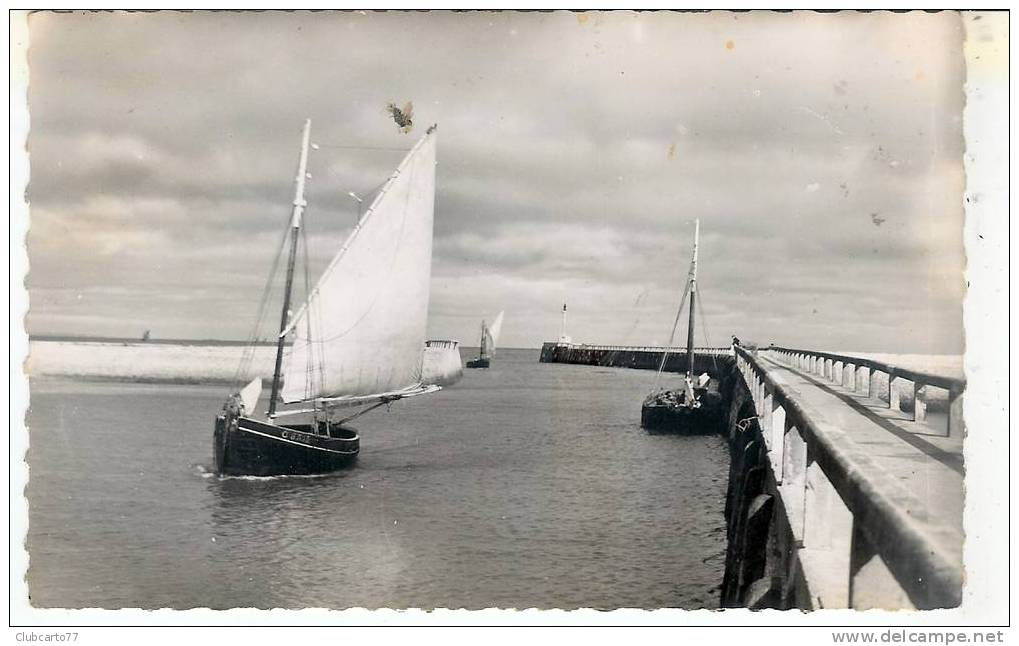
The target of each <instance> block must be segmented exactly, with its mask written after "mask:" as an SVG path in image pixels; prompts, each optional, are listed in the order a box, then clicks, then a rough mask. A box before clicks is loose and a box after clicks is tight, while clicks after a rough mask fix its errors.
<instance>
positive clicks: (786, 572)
mask: <svg viewBox="0 0 1019 646" xmlns="http://www.w3.org/2000/svg"><path fill="white" fill-rule="evenodd" d="M666 351H667V352H669V356H668V357H667V360H666V368H665V369H666V370H668V371H674V372H681V371H683V370H685V363H684V362H685V348H662V347H654V346H609V345H603V346H599V345H583V344H572V343H561V342H560V343H555V342H553V343H545V344H544V345H543V347H542V351H541V357H540V361H541V362H543V363H572V364H582V365H596V366H613V367H621V368H635V369H654V370H657V369H658V366H659V365H660V363H661V360H662V355H663V353H665V352H666ZM695 357H696V360H697V361H698V364H697V368H696V369H697V371H702V370H703V371H705V372H708V373H709V374H712V376H715V377H718V378H720V379H721V380H722V383H723V387H722V395H723V398H724V399H725V406H726V409H727V411H728V415H727V421H726V424H725V425H724V428H722V429H720V431H721V432H723V433H725V435H726V437H727V439H728V443H729V447H730V455H731V462H730V470H729V482H728V490H727V494H726V511H725V514H726V522H727V527H728V530H727V539H728V547H727V553H726V567H725V576H724V580H723V582H722V588H721V598H720V603H721V605H722V606H725V607H749V608H781V609H791V608H801V609H818V608H856V609H868V608H884V609H930V608H947V607H955V606H958V605H959V604H960V603H961V599H962V586H963V581H964V575H963V565H962V548H963V539H964V536H963V523H962V519H963V502H964V486H963V478H964V474H965V466H964V463H963V453H962V446H963V436H964V423H963V416H962V407H963V396H964V392H965V386H966V384H965V381H964V380H963V379H958V378H953V377H948V376H945V375H939V374H930V373H925V372H920V371H916V370H910V369H906V368H902V367H898V366H894V365H891V364H888V363H882V362H879V361H874V360H871V359H868V358H865V357H854V356H848V355H842V354H835V353H829V352H822V351H814V350H804V349H794V348H785V347H777V346H770V347H768V348H762V349H760V350H751V349H746V348H742V347H738V346H736V347H731V348H702V349H697V350H696V354H695ZM638 403H639V402H634V410H635V411H636V410H637V405H638ZM635 416H636V412H635Z"/></svg>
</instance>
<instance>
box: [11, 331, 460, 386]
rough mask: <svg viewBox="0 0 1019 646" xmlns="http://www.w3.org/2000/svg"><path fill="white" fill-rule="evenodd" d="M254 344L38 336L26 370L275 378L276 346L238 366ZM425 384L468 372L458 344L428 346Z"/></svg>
mask: <svg viewBox="0 0 1019 646" xmlns="http://www.w3.org/2000/svg"><path fill="white" fill-rule="evenodd" d="M248 349H249V348H248V346H245V345H242V344H239V343H221V342H182V343H168V342H161V341H112V340H104V341H80V340H75V341H62V340H37V339H33V340H31V341H30V342H29V346H28V359H27V361H26V362H25V370H26V372H27V373H28V375H29V376H30V377H61V378H70V379H93V380H115V381H132V382H140V383H145V382H149V383H183V384H217V383H223V384H227V383H236V382H237V381H239V380H243V379H245V378H246V379H251V378H253V377H261V378H262V380H263V382H266V383H268V382H269V381H270V380H271V379H272V373H273V367H274V363H275V360H276V346H273V345H269V344H263V345H257V346H254V347H253V348H251V352H250V354H249V359H248V360H247V363H246V366H245V369H244V370H243V371H242V374H240V375H238V366H240V364H241V359H242V357H244V355H245V352H246V350H248ZM423 352H424V355H423V359H422V361H423V364H422V378H423V380H424V383H429V384H431V383H435V384H439V385H450V384H453V383H456V382H457V381H458V380H459V379H460V377H461V376H462V375H463V368H462V363H461V361H460V353H459V350H458V349H457V348H455V347H454V348H425V349H424V350H423Z"/></svg>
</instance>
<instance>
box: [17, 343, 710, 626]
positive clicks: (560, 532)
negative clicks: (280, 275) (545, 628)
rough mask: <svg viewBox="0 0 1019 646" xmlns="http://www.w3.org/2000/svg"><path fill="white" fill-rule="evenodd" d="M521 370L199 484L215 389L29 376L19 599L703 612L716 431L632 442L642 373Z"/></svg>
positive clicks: (530, 366)
mask: <svg viewBox="0 0 1019 646" xmlns="http://www.w3.org/2000/svg"><path fill="white" fill-rule="evenodd" d="M467 352H469V350H466V349H465V356H466V353H467ZM537 358H538V352H537V351H536V350H535V351H532V350H518V351H513V350H504V351H500V353H499V356H498V358H497V359H496V360H495V361H494V362H493V367H492V368H491V369H489V370H487V371H486V370H466V371H465V374H464V379H463V381H461V382H460V383H458V384H456V385H455V386H453V387H451V388H448V389H446V390H444V391H442V392H441V393H438V394H436V395H432V396H428V397H420V398H417V399H414V400H409V401H406V402H400V403H398V404H395V405H393V407H392V410H391V411H389V412H385V411H378V414H370V415H368V416H365V417H363V418H361V419H360V420H358V421H359V422H360V424H358V428H359V429H360V431H361V435H362V440H361V455H360V458H359V461H358V463H357V465H356V466H355V467H353V468H352V469H349V470H347V471H344V472H340V473H338V474H334V475H328V476H317V477H303V478H219V477H217V476H215V475H212V473H211V471H212V466H211V462H212V457H211V455H212V420H213V417H214V415H215V413H216V411H217V410H219V408H220V406H221V404H222V401H223V396H224V394H225V393H224V391H223V388H222V387H203V386H164V385H158V386H157V385H136V384H110V383H105V384H98V383H87V382H73V381H56V380H34V381H33V382H32V399H31V411H30V413H29V416H28V421H29V426H30V442H31V446H30V451H29V464H30V468H31V477H30V484H29V487H28V497H29V505H30V510H29V514H30V516H29V519H30V528H29V535H28V547H29V553H30V559H31V560H30V567H29V575H28V580H29V588H30V593H31V597H32V603H33V605H35V606H42V607H103V608H118V607H143V608H159V607H171V608H191V607H206V606H207V607H212V608H229V607H258V608H272V607H286V608H301V607H329V608H346V607H356V606H360V607H368V608H376V607H396V608H403V607H419V608H434V607H440V608H441V607H447V608H461V607H465V608H485V607H501V608H528V607H539V608H554V607H555V608H576V607H594V608H618V607H643V608H656V607H686V608H702V607H716V606H717V597H718V592H717V588H718V585H719V583H720V582H721V578H722V568H723V565H724V552H725V530H724V519H723V516H722V510H723V505H724V496H725V485H726V477H727V474H728V457H727V449H726V447H725V444H724V442H723V440H722V439H721V438H720V437H675V436H653V435H648V434H647V433H645V432H644V431H642V430H641V429H640V428H639V426H638V422H639V418H640V402H641V400H642V398H643V396H644V395H645V394H646V392H647V391H648V389H649V387H650V386H651V384H652V382H653V379H654V375H653V374H652V373H649V372H644V371H637V370H626V369H616V368H596V367H587V366H568V365H549V364H539V363H538V362H537ZM673 378H675V377H673Z"/></svg>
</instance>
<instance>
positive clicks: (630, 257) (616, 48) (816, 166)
mask: <svg viewBox="0 0 1019 646" xmlns="http://www.w3.org/2000/svg"><path fill="white" fill-rule="evenodd" d="M30 37H31V45H30V50H29V65H30V73H31V76H30V84H31V85H30V90H29V102H30V112H31V120H32V121H31V135H30V140H29V147H30V153H31V173H32V177H31V185H30V188H29V196H30V201H31V231H30V233H29V258H30V263H31V269H30V274H29V278H28V285H29V291H30V297H31V311H30V314H29V318H28V327H29V332H30V333H32V334H82V335H100V336H138V335H140V334H141V333H142V332H143V331H144V330H146V329H151V330H152V334H153V336H155V337H165V338H224V339H229V338H235V339H236V338H245V337H247V336H248V334H249V333H250V331H251V325H252V323H253V319H254V315H255V312H256V309H257V305H258V301H259V297H260V296H261V293H262V286H263V284H264V282H265V279H266V274H267V272H268V269H269V264H270V263H271V261H272V257H273V254H274V252H275V250H276V247H277V245H278V243H279V240H280V236H281V234H282V232H283V230H284V229H285V227H286V222H287V217H288V208H289V203H290V200H291V198H292V179H293V172H294V166H295V162H296V156H297V147H298V144H299V136H300V129H301V126H302V122H303V120H304V119H305V118H306V117H310V118H311V119H312V120H313V124H314V125H313V136H312V140H313V141H315V142H316V143H318V144H319V146H320V148H319V150H318V151H315V152H314V153H313V157H312V160H311V164H310V170H311V172H312V175H313V179H312V180H311V182H310V186H309V195H308V199H309V203H310V206H309V212H308V216H307V223H308V233H309V236H310V238H309V247H310V250H311V256H312V258H311V271H312V274H315V273H317V271H319V270H321V268H322V267H323V266H324V264H325V263H326V262H327V261H328V258H329V256H330V255H331V253H332V251H333V250H334V249H335V248H336V247H338V245H339V244H340V243H341V242H342V239H343V237H344V235H345V234H346V232H347V231H349V228H350V226H351V225H352V224H353V222H354V220H355V218H356V217H357V211H356V205H355V204H354V202H353V200H351V199H350V198H349V197H346V196H345V195H346V193H347V192H348V191H355V192H357V193H359V194H365V195H367V194H370V193H371V191H372V190H373V189H375V188H376V187H377V186H378V185H379V184H380V183H381V182H382V181H383V180H384V179H385V178H386V176H387V175H388V174H389V173H390V172H391V170H392V168H393V167H394V166H395V164H396V163H398V162H399V159H400V157H401V156H402V153H401V152H400V149H406V148H408V147H409V146H410V145H411V144H412V143H413V141H414V140H415V139H416V138H417V137H418V136H419V135H420V134H422V132H423V129H424V128H425V127H427V125H428V124H431V123H435V122H437V123H438V124H439V140H438V142H439V152H438V157H439V166H438V178H437V195H436V218H435V249H434V256H433V277H432V292H431V307H430V315H429V329H428V334H429V336H430V337H433V338H434V337H443V338H449V337H451V338H459V339H461V340H462V341H463V342H465V343H466V344H476V343H477V341H476V338H475V337H477V335H478V332H477V329H478V325H479V322H480V320H481V318H483V317H487V318H488V319H491V318H492V317H493V316H494V315H495V314H496V313H497V312H498V311H499V310H503V309H505V310H506V312H507V313H506V322H505V325H504V328H503V329H504V332H503V339H504V340H503V343H502V344H503V345H507V346H517V347H535V346H537V345H538V344H540V342H541V341H543V340H551V339H553V338H554V337H555V336H557V334H558V331H559V310H560V308H561V305H562V303H563V301H564V300H565V301H566V302H568V304H569V311H570V324H569V327H570V329H569V332H570V334H571V335H572V336H573V337H574V340H576V341H582V342H590V343H641V344H643V343H661V342H663V341H664V340H665V339H667V337H668V334H669V329H670V327H671V323H672V319H673V317H674V314H675V308H676V305H677V304H678V300H679V295H680V293H681V291H682V286H683V280H684V275H685V272H686V269H687V264H688V262H689V254H690V246H691V238H692V232H693V221H694V219H695V218H700V219H701V242H702V255H701V275H700V279H701V280H700V285H701V289H702V296H703V300H702V306H703V309H704V313H705V317H706V324H707V325H706V332H707V337H708V340H710V341H711V342H713V343H719V342H721V343H724V342H725V341H726V340H727V338H728V335H729V334H732V333H735V334H737V335H739V336H740V337H742V338H747V339H755V340H759V341H761V342H767V341H773V342H775V343H778V344H782V345H789V346H803V347H818V348H831V349H853V350H871V351H898V352H958V351H961V350H962V345H963V333H962V309H961V302H962V298H963V294H964V287H965V285H964V282H963V278H962V273H961V272H962V269H963V267H964V262H965V261H964V255H963V250H962V231H961V227H962V218H963V210H962V206H961V202H962V191H963V187H964V182H965V178H964V173H963V167H962V154H963V149H964V142H963V139H962V109H963V105H964V95H963V82H964V79H965V69H964V61H963V58H962V42H963V28H962V24H961V21H960V20H959V18H958V17H957V16H956V15H953V14H947V13H945V14H908V15H892V14H887V13H877V14H869V15H868V14H837V15H817V14H813V13H797V14H769V13H754V14H742V15H737V14H730V13H710V14H669V13H643V14H636V13H627V12H620V13H613V14H606V13H588V14H573V13H544V14H521V13H473V14H452V13H412V14H401V13H369V14H358V13H344V14H335V13H334V14H307V13H296V14H284V13H262V14H236V13H223V14H195V13H160V14H134V15H127V14H70V15H67V14H65V15H53V14H36V15H33V16H32V17H31V19H30ZM391 101H393V102H397V103H399V104H401V105H402V104H403V103H405V102H407V101H412V102H413V105H414V115H415V127H414V130H413V131H412V132H411V133H409V134H402V133H400V132H399V131H398V129H397V127H396V126H395V124H394V123H393V122H392V120H391V119H390V118H389V116H388V115H387V114H386V111H385V106H386V104H387V103H389V102H391ZM312 280H314V277H313V278H312ZM699 336H701V337H702V338H701V339H700V340H702V341H703V340H704V338H703V335H699Z"/></svg>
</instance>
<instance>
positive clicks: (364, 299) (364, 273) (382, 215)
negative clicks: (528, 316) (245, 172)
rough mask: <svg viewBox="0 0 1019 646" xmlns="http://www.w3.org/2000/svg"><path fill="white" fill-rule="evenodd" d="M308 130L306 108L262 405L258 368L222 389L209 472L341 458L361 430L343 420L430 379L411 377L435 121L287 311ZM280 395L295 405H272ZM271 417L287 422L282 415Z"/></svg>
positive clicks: (298, 468) (421, 313)
mask: <svg viewBox="0 0 1019 646" xmlns="http://www.w3.org/2000/svg"><path fill="white" fill-rule="evenodd" d="M310 133H311V120H308V121H306V122H305V124H304V131H303V134H302V137H301V153H300V158H299V162H298V170H297V178H296V180H295V192H294V202H293V209H292V212H291V217H290V226H289V229H288V240H287V242H288V244H289V255H288V262H287V270H286V284H285V289H284V293H283V312H282V315H281V320H280V331H279V336H278V337H277V348H276V363H275V369H274V371H273V381H272V388H271V391H270V392H271V394H270V398H269V402H268V409H267V410H266V411H265V412H264V413H263V414H259V413H258V412H257V411H256V408H257V402H258V398H259V395H260V393H261V390H262V387H261V381H260V380H259V379H254V380H253V381H251V382H250V383H249V384H248V385H247V386H245V387H244V388H243V389H241V390H240V391H239V392H237V393H235V394H234V395H231V396H230V398H229V399H228V400H227V402H226V404H225V405H224V407H223V412H222V413H221V414H220V415H219V416H218V417H217V418H216V425H215V431H214V434H213V437H214V442H213V444H214V452H215V458H216V470H217V471H218V472H219V473H220V474H226V475H289V474H309V473H323V472H328V471H332V470H335V469H338V468H341V467H343V466H346V465H348V464H350V463H351V462H353V461H354V460H355V459H356V457H357V454H358V452H359V450H360V437H359V435H358V433H357V431H356V430H355V429H353V428H351V427H350V426H348V424H347V423H348V422H349V421H351V420H353V419H355V418H356V417H358V416H360V415H362V414H364V413H366V412H368V411H369V410H372V409H374V408H377V407H379V406H382V405H384V404H388V403H390V402H393V401H396V400H398V399H404V398H407V397H413V396H416V395H422V394H426V393H431V392H435V391H436V390H439V387H438V386H436V385H424V384H422V383H421V369H422V348H423V347H424V342H425V319H426V317H427V314H428V297H429V282H430V279H431V262H432V221H433V214H434V204H435V126H432V127H431V128H429V129H428V131H427V133H426V134H425V135H424V136H423V137H422V138H421V139H420V140H419V141H418V142H417V144H415V145H414V147H413V148H412V149H411V150H410V152H408V153H407V156H406V157H405V158H404V159H403V161H402V162H401V163H400V165H399V166H398V167H397V169H396V171H395V172H394V173H393V174H392V175H391V176H390V177H389V180H388V181H387V182H386V184H385V185H384V186H383V187H382V189H381V190H380V191H379V193H378V194H377V195H376V197H375V199H374V201H373V202H372V204H371V207H369V209H368V210H367V211H366V212H365V213H364V214H363V215H362V216H361V217H360V219H359V221H358V223H357V225H355V227H354V229H353V231H352V232H351V233H350V235H349V236H348V237H347V240H346V242H344V244H343V245H342V246H341V247H340V248H339V250H338V251H337V252H336V254H335V255H334V257H333V259H332V261H331V262H330V263H329V265H328V267H327V268H326V270H325V272H323V274H322V276H321V277H320V278H319V280H318V283H317V284H316V285H315V287H314V288H313V289H311V290H309V292H308V294H307V299H306V301H305V302H304V304H303V305H301V307H300V308H299V309H298V310H297V311H296V313H293V314H291V309H290V300H291V291H292V288H293V282H294V265H295V260H296V257H297V244H298V238H299V234H300V230H301V225H302V217H303V213H304V209H305V206H306V202H305V199H304V186H305V180H306V178H307V177H308V173H307V166H308V148H309V143H310V136H311V135H310ZM288 339H290V347H289V349H288V348H287V347H286V346H287V343H286V342H287V340H288ZM280 404H285V405H288V406H292V405H296V407H287V408H285V409H280ZM355 410H356V412H352V411H355ZM282 418H294V419H296V420H298V422H295V423H285V424H284V423H282V422H281V419H282Z"/></svg>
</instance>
